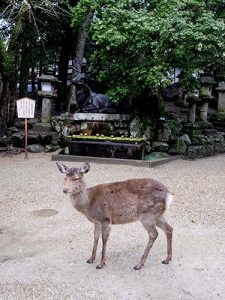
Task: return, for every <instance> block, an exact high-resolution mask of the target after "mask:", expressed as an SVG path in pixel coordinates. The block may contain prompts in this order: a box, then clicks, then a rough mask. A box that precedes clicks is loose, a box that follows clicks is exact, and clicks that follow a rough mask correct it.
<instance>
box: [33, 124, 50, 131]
mask: <svg viewBox="0 0 225 300" xmlns="http://www.w3.org/2000/svg"><path fill="white" fill-rule="evenodd" d="M50 130H51V123H36V124H34V125H33V131H36V132H50Z"/></svg>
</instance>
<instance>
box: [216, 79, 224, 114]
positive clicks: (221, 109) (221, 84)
mask: <svg viewBox="0 0 225 300" xmlns="http://www.w3.org/2000/svg"><path fill="white" fill-rule="evenodd" d="M217 79H218V87H217V88H216V90H217V91H218V111H219V112H225V76H218V78H217Z"/></svg>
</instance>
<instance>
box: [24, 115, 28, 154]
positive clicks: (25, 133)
mask: <svg viewBox="0 0 225 300" xmlns="http://www.w3.org/2000/svg"><path fill="white" fill-rule="evenodd" d="M24 138H25V158H28V155H27V118H25V130H24Z"/></svg>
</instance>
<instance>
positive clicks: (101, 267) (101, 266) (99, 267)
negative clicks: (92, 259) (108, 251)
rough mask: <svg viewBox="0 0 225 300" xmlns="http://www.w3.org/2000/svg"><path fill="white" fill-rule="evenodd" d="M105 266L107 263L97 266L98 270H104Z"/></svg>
mask: <svg viewBox="0 0 225 300" xmlns="http://www.w3.org/2000/svg"><path fill="white" fill-rule="evenodd" d="M104 265H105V263H104V264H100V265H97V267H96V269H97V270H100V269H103V267H104Z"/></svg>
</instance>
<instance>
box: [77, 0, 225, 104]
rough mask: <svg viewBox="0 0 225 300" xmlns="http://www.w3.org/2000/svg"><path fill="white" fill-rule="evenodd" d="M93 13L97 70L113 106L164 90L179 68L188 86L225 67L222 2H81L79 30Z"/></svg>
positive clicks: (91, 39)
mask: <svg viewBox="0 0 225 300" xmlns="http://www.w3.org/2000/svg"><path fill="white" fill-rule="evenodd" d="M90 9H94V11H95V13H94V17H93V20H92V23H91V27H90V31H89V33H90V35H89V38H90V41H91V42H92V43H93V45H94V51H93V53H92V54H91V57H90V59H91V66H92V71H93V72H96V74H97V76H98V80H100V81H101V82H104V83H106V84H107V87H108V91H107V93H108V95H109V96H110V97H111V99H113V100H114V101H120V100H121V99H122V98H124V97H126V98H128V99H130V100H131V101H132V99H135V98H138V97H140V95H141V94H143V92H144V91H145V90H146V89H150V88H152V87H154V86H155V85H160V86H163V85H165V84H166V83H167V80H166V79H168V77H169V74H170V73H171V72H172V71H173V69H174V68H175V67H180V68H182V69H183V70H184V71H185V73H186V74H187V78H186V79H187V80H186V82H187V81H188V80H189V78H191V76H190V75H191V74H192V73H193V72H194V71H196V70H199V69H203V70H206V69H207V70H210V71H214V72H216V71H217V72H218V70H219V69H222V68H223V58H224V55H225V54H224V53H225V52H224V49H225V47H224V46H225V45H224V41H225V39H224V34H225V30H224V26H225V23H224V1H222V0H208V1H205V0H171V1H168V0H159V1H150V0H146V1H145V0H143V1H138V0H127V1H121V0H119V1H114V0H111V1H103V0H98V1H92V0H82V1H79V3H78V5H77V6H76V7H75V8H74V12H73V16H74V18H73V24H74V26H76V24H79V22H82V21H83V19H84V16H85V15H86V14H87V11H88V10H90Z"/></svg>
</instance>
